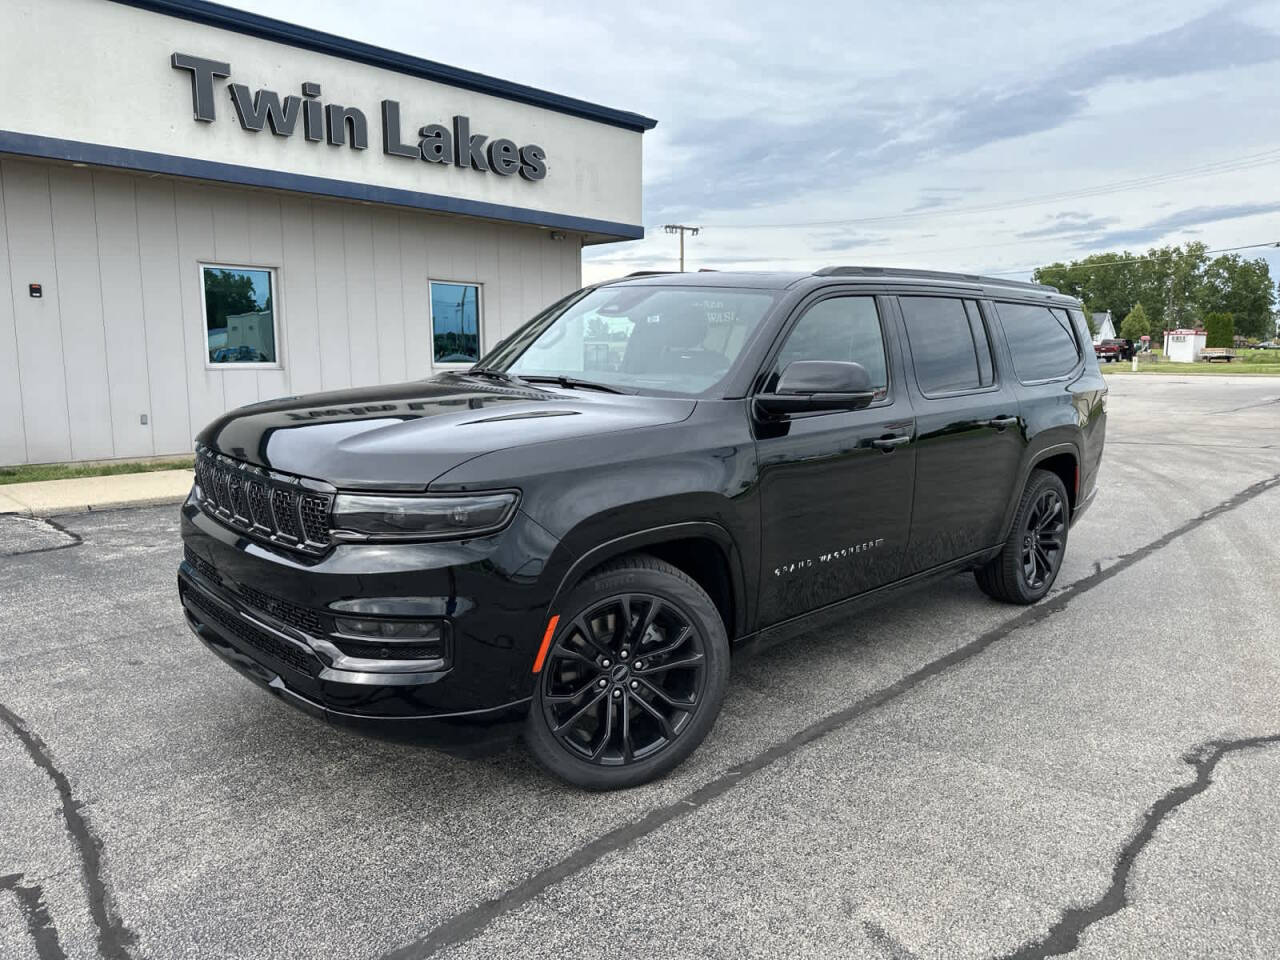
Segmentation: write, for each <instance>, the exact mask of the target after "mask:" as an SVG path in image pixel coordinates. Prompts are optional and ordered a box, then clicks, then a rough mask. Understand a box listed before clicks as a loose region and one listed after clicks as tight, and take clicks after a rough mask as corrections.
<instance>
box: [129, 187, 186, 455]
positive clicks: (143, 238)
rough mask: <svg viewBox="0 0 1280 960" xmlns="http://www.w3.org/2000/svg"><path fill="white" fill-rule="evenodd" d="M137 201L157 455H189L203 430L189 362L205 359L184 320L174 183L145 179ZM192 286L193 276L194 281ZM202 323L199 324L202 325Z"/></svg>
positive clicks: (147, 350) (137, 189)
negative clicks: (194, 415) (195, 416)
mask: <svg viewBox="0 0 1280 960" xmlns="http://www.w3.org/2000/svg"><path fill="white" fill-rule="evenodd" d="M134 200H135V202H136V204H137V212H138V263H139V268H140V274H141V278H142V280H141V282H142V316H143V324H144V327H145V337H146V355H147V380H148V383H149V384H150V390H151V436H152V438H153V441H154V444H155V453H156V454H158V455H159V454H167V453H183V452H185V451H187V450H190V449H191V440H192V438H193V437H194V436H195V432H196V430H197V429H199V427H198V426H197V425H195V424H193V423H192V420H191V400H190V397H189V395H188V392H187V376H188V363H187V360H186V358H187V357H188V356H189V355H190V354H191V353H195V354H196V356H197V358H199V357H200V356H203V354H201V353H200V351H201V350H202V349H203V347H202V345H201V342H198V341H193V340H192V339H191V332H190V331H189V330H188V327H189V326H190V324H187V323H185V322H184V319H183V318H184V316H185V314H184V311H183V299H182V286H183V285H182V259H181V258H180V257H179V256H178V220H177V208H176V204H175V202H174V195H173V184H172V183H170V182H168V181H165V180H149V179H139V180H138V181H137V183H136V185H135V190H134ZM188 282H190V278H188ZM199 323H200V321H199V320H198V319H197V320H196V325H197V326H198V325H199Z"/></svg>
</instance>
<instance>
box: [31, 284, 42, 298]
mask: <svg viewBox="0 0 1280 960" xmlns="http://www.w3.org/2000/svg"><path fill="white" fill-rule="evenodd" d="M27 294H28V296H32V297H35V298H36V299H37V300H39V299H40V298H41V297H43V296H44V287H42V286H40V284H38V283H28V284H27Z"/></svg>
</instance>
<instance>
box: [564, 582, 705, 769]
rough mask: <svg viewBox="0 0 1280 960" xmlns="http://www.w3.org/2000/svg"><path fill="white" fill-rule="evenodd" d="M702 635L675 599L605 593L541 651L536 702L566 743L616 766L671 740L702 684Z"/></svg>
mask: <svg viewBox="0 0 1280 960" xmlns="http://www.w3.org/2000/svg"><path fill="white" fill-rule="evenodd" d="M705 648H706V642H705V641H704V640H703V638H702V636H701V635H700V634H699V633H698V630H697V629H696V628H695V627H694V626H693V624H692V623H691V622H690V618H689V617H688V616H686V615H685V614H684V613H683V612H681V611H680V610H679V609H678V608H677V607H676V606H674V605H673V604H671V603H669V602H668V601H666V600H663V599H662V598H661V597H656V596H653V595H650V594H643V593H624V594H620V595H618V596H614V597H609V598H608V599H606V600H603V601H601V602H600V603H598V604H596V605H595V606H593V607H591V608H590V609H588V610H586V611H584V612H583V613H581V614H579V615H578V616H577V617H575V618H574V619H573V621H572V623H571V624H570V625H569V628H568V629H567V630H564V631H562V632H561V634H560V636H559V637H558V638H557V639H556V642H555V646H553V647H552V648H551V651H550V653H548V655H547V663H546V666H544V667H543V677H542V708H543V710H544V711H545V712H546V716H547V723H548V725H549V726H550V728H551V732H552V733H553V734H554V735H555V736H556V738H557V739H559V740H560V742H561V743H562V744H563V745H564V747H565V749H566V750H568V751H570V752H571V753H574V754H577V755H578V756H579V757H581V758H582V759H583V760H586V761H588V762H590V763H598V764H603V765H605V766H615V765H618V764H624V763H631V762H632V761H634V760H643V759H644V758H646V757H650V756H653V755H654V754H655V753H657V752H658V751H660V750H663V749H665V748H666V747H668V746H670V745H671V744H672V743H674V742H675V741H676V739H677V738H678V737H679V736H680V734H681V732H682V731H683V730H684V729H685V727H686V726H688V723H689V721H690V720H691V719H692V718H693V715H694V713H695V712H696V711H697V709H698V705H699V702H700V698H701V696H702V693H703V688H704V687H705V686H706V672H707V671H706V664H707V655H706V653H705V652H704V651H705Z"/></svg>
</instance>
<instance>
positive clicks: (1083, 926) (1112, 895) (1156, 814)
mask: <svg viewBox="0 0 1280 960" xmlns="http://www.w3.org/2000/svg"><path fill="white" fill-rule="evenodd" d="M1272 744H1280V734H1272V735H1270V736H1263V737H1244V738H1242V739H1239V740H1210V741H1208V742H1207V743H1202V744H1200V745H1199V746H1197V747H1193V748H1192V749H1191V750H1190V751H1189V752H1188V753H1186V754H1184V755H1183V757H1182V759H1183V762H1185V763H1188V764H1190V765H1191V766H1192V767H1194V768H1195V771H1196V776H1195V779H1194V780H1192V781H1191V782H1190V783H1184V784H1180V785H1178V786H1176V787H1173V788H1172V789H1170V790H1169V792H1168V793H1166V794H1165V795H1164V796H1162V797H1161V798H1160V799H1159V800H1157V801H1156V802H1155V803H1153V804H1152V805H1151V806H1150V807H1148V808H1147V812H1146V813H1145V814H1143V817H1142V822H1141V823H1140V824H1139V825H1138V829H1137V830H1135V831H1134V833H1133V835H1132V836H1131V837H1129V839H1128V841H1127V842H1126V843H1125V845H1124V846H1123V847H1121V848H1120V853H1119V855H1118V856H1117V857H1116V862H1115V866H1114V867H1112V870H1111V885H1110V886H1108V887H1107V890H1106V892H1105V893H1103V894H1102V896H1100V897H1099V898H1098V899H1097V900H1094V901H1093V902H1092V903H1089V904H1086V905H1084V906H1082V907H1068V908H1067V909H1065V910H1063V911H1062V914H1061V916H1060V917H1059V918H1058V920H1057V922H1055V923H1054V924H1053V926H1051V927H1050V928H1049V931H1048V932H1047V933H1046V934H1045V935H1044V936H1043V937H1040V938H1038V939H1036V940H1032V941H1031V942H1029V943H1026V944H1024V945H1023V946H1021V947H1019V948H1018V949H1017V950H1015V951H1013V952H1012V953H1006V954H1002V955H1001V957H1000V960H1043V958H1045V957H1060V956H1063V955H1064V954H1068V953H1071V952H1072V951H1074V950H1075V949H1076V948H1077V947H1079V946H1080V937H1081V935H1082V934H1083V933H1084V932H1085V931H1086V930H1088V929H1089V928H1090V927H1092V926H1093V925H1094V924H1095V923H1100V922H1101V921H1103V920H1106V919H1107V918H1108V917H1112V916H1115V915H1116V914H1117V913H1119V912H1120V911H1121V910H1123V909H1124V908H1125V907H1128V906H1130V905H1131V903H1132V901H1131V900H1130V899H1129V876H1130V874H1132V873H1133V866H1134V862H1135V861H1136V860H1137V859H1138V855H1139V854H1140V853H1142V851H1143V850H1144V849H1145V848H1146V846H1147V844H1149V843H1150V842H1151V841H1152V839H1153V838H1154V837H1155V833H1156V830H1157V829H1158V828H1159V826H1160V824H1161V823H1163V822H1164V821H1165V820H1167V819H1168V818H1169V816H1170V815H1172V814H1173V812H1174V811H1175V810H1177V809H1178V808H1179V807H1180V806H1182V805H1183V804H1184V803H1187V802H1188V801H1190V800H1192V799H1194V798H1195V797H1197V796H1199V795H1200V794H1202V793H1204V792H1205V791H1206V790H1208V789H1209V787H1210V786H1211V785H1212V784H1213V771H1214V768H1215V767H1217V765H1218V763H1219V761H1221V760H1222V758H1223V757H1225V756H1226V755H1227V754H1229V753H1234V752H1236V751H1239V750H1257V749H1261V748H1263V747H1268V746H1271V745H1272Z"/></svg>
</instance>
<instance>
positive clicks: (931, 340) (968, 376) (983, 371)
mask: <svg viewBox="0 0 1280 960" xmlns="http://www.w3.org/2000/svg"><path fill="white" fill-rule="evenodd" d="M899 302H900V303H901V304H902V319H903V320H904V321H905V323H906V327H907V339H908V340H909V341H910V343H911V363H912V365H913V366H914V367H915V371H916V381H917V382H918V383H919V384H920V392H921V393H923V394H924V395H925V396H926V397H933V396H938V395H940V394H944V393H956V392H957V391H961V390H978V389H981V388H982V387H986V386H990V385H991V384H992V383H993V382H994V380H993V371H992V366H991V345H990V343H989V342H988V341H987V331H986V327H985V326H984V325H983V323H982V317H981V315H980V314H979V313H978V308H977V304H968V303H967V302H966V301H964V300H956V299H953V298H951V297H902V298H901V300H900V301H899Z"/></svg>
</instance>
